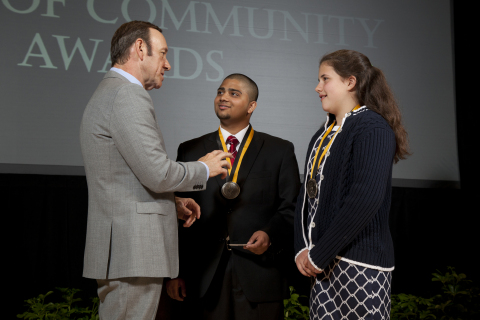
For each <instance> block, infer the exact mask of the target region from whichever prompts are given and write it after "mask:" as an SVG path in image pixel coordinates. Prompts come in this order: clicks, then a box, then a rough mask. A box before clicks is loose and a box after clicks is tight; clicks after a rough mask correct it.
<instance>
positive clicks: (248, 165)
mask: <svg viewBox="0 0 480 320" xmlns="http://www.w3.org/2000/svg"><path fill="white" fill-rule="evenodd" d="M245 139H247V137H245ZM263 142H264V140H263V139H262V138H261V137H260V135H258V134H257V132H254V134H253V139H252V142H251V143H250V146H249V147H248V149H247V152H245V156H244V157H243V160H242V163H241V165H240V170H239V171H238V179H237V183H238V185H239V186H240V189H241V188H242V187H243V184H244V183H245V180H247V177H248V174H249V173H250V170H251V169H252V166H253V164H254V163H255V160H256V159H257V156H258V154H259V153H260V150H261V149H262V146H263ZM238 156H240V155H238ZM235 160H236V159H235Z"/></svg>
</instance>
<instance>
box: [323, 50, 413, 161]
mask: <svg viewBox="0 0 480 320" xmlns="http://www.w3.org/2000/svg"><path fill="white" fill-rule="evenodd" d="M322 63H325V64H327V65H329V66H331V67H332V68H333V69H334V70H335V72H336V73H337V74H338V75H339V76H340V77H342V78H343V79H347V78H348V77H350V76H354V77H355V78H356V80H357V83H356V85H355V87H354V89H353V90H355V94H356V97H357V100H358V103H359V104H360V105H361V106H367V107H368V108H369V109H370V110H372V111H375V112H376V113H378V114H380V115H381V116H382V117H383V118H384V119H385V120H386V121H387V122H388V124H389V125H390V127H391V128H392V130H393V132H394V133H395V141H396V143H397V146H396V150H395V158H394V162H395V163H397V162H398V161H399V160H401V159H405V158H406V157H407V156H409V155H410V151H409V146H408V134H407V131H406V130H405V128H404V126H403V123H402V114H401V113H400V109H399V107H398V104H397V101H396V99H395V96H394V95H393V92H392V90H391V89H390V86H389V85H388V83H387V79H386V78H385V75H384V74H383V72H382V70H380V69H378V68H376V67H374V66H372V64H371V63H370V60H369V59H368V57H367V56H365V55H364V54H362V53H360V52H357V51H354V50H345V49H344V50H338V51H335V52H332V53H329V54H326V55H324V56H323V57H322V59H320V65H321V64H322Z"/></svg>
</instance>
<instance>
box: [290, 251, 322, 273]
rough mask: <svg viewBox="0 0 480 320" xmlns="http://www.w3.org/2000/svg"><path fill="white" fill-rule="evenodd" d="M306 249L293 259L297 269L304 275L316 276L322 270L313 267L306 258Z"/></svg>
mask: <svg viewBox="0 0 480 320" xmlns="http://www.w3.org/2000/svg"><path fill="white" fill-rule="evenodd" d="M308 252H309V251H308V250H303V251H302V253H300V254H299V255H298V257H297V260H295V263H296V264H297V268H298V271H300V273H301V274H303V275H304V276H305V277H316V276H317V274H319V273H322V272H323V270H318V269H317V268H315V267H314V266H313V265H312V264H311V263H310V260H309V259H308Z"/></svg>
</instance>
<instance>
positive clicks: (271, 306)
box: [181, 249, 284, 320]
mask: <svg viewBox="0 0 480 320" xmlns="http://www.w3.org/2000/svg"><path fill="white" fill-rule="evenodd" d="M233 260H234V259H233V253H232V251H229V250H227V249H225V250H224V252H223V253H222V258H221V260H220V263H219V266H218V268H217V271H216V273H215V275H214V277H213V280H212V283H211V284H210V287H209V288H208V291H207V293H206V294H205V296H204V297H203V298H201V299H200V300H197V301H196V302H194V303H193V301H190V302H187V300H188V297H187V299H186V300H185V302H187V303H186V304H184V305H183V306H184V308H182V309H183V310H182V311H181V313H182V314H183V316H182V319H203V320H251V319H252V320H255V319H258V320H282V319H284V316H283V301H282V300H280V301H273V302H262V303H255V302H250V301H248V299H247V298H246V297H245V294H244V293H243V290H242V287H241V285H240V283H239V281H238V278H237V275H236V272H235V265H234V263H233ZM187 292H188V288H187Z"/></svg>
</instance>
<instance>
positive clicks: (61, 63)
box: [0, 0, 459, 186]
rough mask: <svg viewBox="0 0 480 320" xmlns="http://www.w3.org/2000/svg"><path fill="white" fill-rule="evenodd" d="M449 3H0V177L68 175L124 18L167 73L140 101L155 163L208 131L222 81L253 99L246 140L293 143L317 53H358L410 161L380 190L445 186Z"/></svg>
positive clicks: (305, 121)
mask: <svg viewBox="0 0 480 320" xmlns="http://www.w3.org/2000/svg"><path fill="white" fill-rule="evenodd" d="M450 10H451V8H450V1H448V0H435V1H434V0H427V1H414V0H405V1H393V0H387V1H385V0H369V1H358V0H344V1H334V0H322V1H320V0H317V1H311V0H297V1H286V0H275V1H273V0H257V1H251V0H232V1H219V0H212V1H187V0H185V1H178V0H177V1H175V0H115V1H113V0H112V1H101V0H84V1H71V0H1V3H0V19H1V24H2V28H1V30H0V34H1V39H2V43H3V45H2V49H1V71H2V72H1V79H2V86H1V88H0V90H1V97H2V99H1V116H0V172H1V173H50V174H67V175H68V174H72V175H82V174H84V171H83V162H82V156H81V152H80V145H79V125H80V121H81V118H82V114H83V110H84V108H85V106H86V104H87V102H88V100H89V99H90V97H91V95H92V93H93V92H94V90H95V88H96V87H97V85H98V84H99V82H100V81H101V79H102V77H103V76H104V75H105V73H106V71H108V70H109V68H110V59H109V49H110V39H111V37H112V35H113V33H114V31H115V30H116V29H117V28H118V27H119V26H120V25H121V24H122V23H124V22H126V21H130V20H148V21H150V22H152V23H154V24H156V25H158V26H160V27H161V28H162V29H163V32H164V35H165V37H166V39H167V43H168V45H169V54H168V56H167V58H168V59H169V61H170V64H171V65H172V70H171V71H169V72H168V74H167V77H166V79H165V81H164V84H163V86H162V88H161V89H159V90H152V91H150V92H149V93H150V95H151V97H152V99H153V101H154V105H155V111H156V114H157V118H158V122H159V124H160V128H161V129H162V133H163V135H164V138H165V142H166V146H167V153H168V155H169V157H170V158H172V159H175V158H176V151H177V147H178V145H179V144H180V143H181V142H183V141H185V140H189V139H193V138H195V137H198V136H200V135H203V134H206V133H208V132H212V131H214V130H216V129H217V128H218V125H219V121H218V119H217V118H216V116H215V114H214V110H213V99H214V96H215V94H216V89H217V88H218V86H219V85H220V83H221V82H222V79H223V78H224V77H225V76H227V75H228V74H230V73H236V72H239V73H244V74H246V75H248V76H249V77H251V78H252V79H253V80H255V81H256V82H257V84H258V86H259V89H260V94H259V100H258V107H257V109H256V111H255V112H254V114H253V116H252V121H251V123H252V125H253V127H254V128H255V130H258V131H261V132H266V133H269V134H271V135H275V136H278V137H281V138H284V139H287V140H289V141H291V142H293V144H294V145H295V150H296V155H297V159H298V163H299V167H300V171H301V173H303V166H304V161H305V154H306V150H307V144H308V141H309V139H310V138H311V136H312V135H313V134H314V132H315V131H316V130H317V129H318V128H319V127H320V126H321V125H322V123H323V122H324V120H325V112H324V111H323V110H322V108H321V104H320V100H319V98H318V95H317V94H316V93H315V92H314V88H315V86H316V84H317V78H318V63H319V59H320V58H321V56H322V55H324V54H325V53H328V52H332V51H335V50H338V49H353V50H357V51H360V52H362V53H364V54H366V55H367V56H368V57H369V58H370V60H371V61H372V64H373V65H374V66H376V67H379V68H381V69H382V70H383V71H384V72H385V74H386V76H387V79H388V81H389V83H390V85H391V86H392V88H393V90H394V92H395V94H396V97H397V99H398V101H399V104H400V106H401V108H402V112H403V117H404V123H405V126H406V128H407V130H408V133H409V138H410V145H411V149H412V152H413V155H412V156H411V157H410V158H408V160H406V161H401V162H400V163H399V164H397V165H395V166H394V172H393V177H394V185H395V184H396V185H412V186H431V185H432V184H435V183H436V182H441V181H446V182H451V183H453V184H456V183H458V181H459V170H458V159H457V146H456V125H455V100H454V74H453V62H452V51H453V50H452V30H451V27H452V21H451V12H450Z"/></svg>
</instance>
